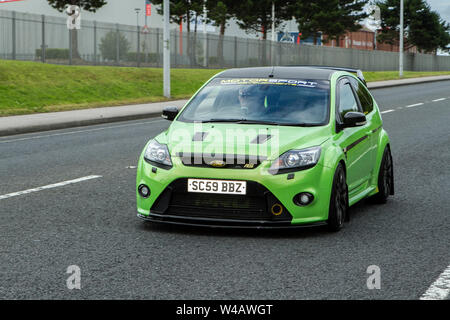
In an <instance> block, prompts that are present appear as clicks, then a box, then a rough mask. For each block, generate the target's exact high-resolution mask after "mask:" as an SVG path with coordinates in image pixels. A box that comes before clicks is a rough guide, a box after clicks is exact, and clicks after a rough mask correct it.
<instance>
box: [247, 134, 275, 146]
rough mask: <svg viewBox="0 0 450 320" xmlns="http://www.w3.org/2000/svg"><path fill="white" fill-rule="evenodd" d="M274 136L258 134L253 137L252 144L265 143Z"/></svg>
mask: <svg viewBox="0 0 450 320" xmlns="http://www.w3.org/2000/svg"><path fill="white" fill-rule="evenodd" d="M270 138H272V136H271V135H270V134H258V135H257V136H256V138H255V139H253V140H252V141H251V142H250V143H252V144H263V143H264V142H266V141H268V140H270Z"/></svg>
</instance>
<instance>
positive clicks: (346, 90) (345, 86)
mask: <svg viewBox="0 0 450 320" xmlns="http://www.w3.org/2000/svg"><path fill="white" fill-rule="evenodd" d="M350 111H359V109H358V103H357V102H356V99H355V96H354V94H353V91H352V88H351V87H350V83H348V82H347V81H341V82H340V83H339V114H340V115H341V119H343V118H344V115H345V114H346V113H347V112H350Z"/></svg>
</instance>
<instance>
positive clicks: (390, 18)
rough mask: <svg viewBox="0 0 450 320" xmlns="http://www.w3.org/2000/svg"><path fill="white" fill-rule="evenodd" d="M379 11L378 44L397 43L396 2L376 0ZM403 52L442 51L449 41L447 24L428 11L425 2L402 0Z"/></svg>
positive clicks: (398, 4) (398, 15)
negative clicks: (411, 50) (379, 28)
mask: <svg viewBox="0 0 450 320" xmlns="http://www.w3.org/2000/svg"><path fill="white" fill-rule="evenodd" d="M376 4H377V5H378V6H379V7H380V10H381V28H382V30H381V34H380V36H379V37H378V38H379V40H380V42H385V43H389V44H394V43H398V41H399V32H400V31H399V30H400V27H399V24H400V0H379V1H377V2H376ZM404 29H405V35H404V36H405V37H406V39H405V50H407V49H409V48H411V47H414V46H416V47H417V48H418V49H419V50H421V51H425V52H435V51H436V50H437V49H438V48H442V49H445V48H446V46H447V45H448V43H449V42H450V36H449V34H448V31H449V29H450V27H449V25H448V24H447V23H446V22H445V21H443V20H442V19H441V18H440V16H439V14H438V13H437V12H435V11H432V10H431V7H430V6H429V5H428V4H427V3H426V1H425V0H405V3H404Z"/></svg>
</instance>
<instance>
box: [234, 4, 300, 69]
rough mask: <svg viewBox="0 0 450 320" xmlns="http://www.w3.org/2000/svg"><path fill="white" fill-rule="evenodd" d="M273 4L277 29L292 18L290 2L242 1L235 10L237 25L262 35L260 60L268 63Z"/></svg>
mask: <svg viewBox="0 0 450 320" xmlns="http://www.w3.org/2000/svg"><path fill="white" fill-rule="evenodd" d="M272 4H274V5H275V21H274V22H275V28H277V27H278V26H279V25H280V24H282V23H284V22H285V21H286V20H288V19H290V18H292V13H291V12H290V11H289V4H290V1H284V0H241V2H240V4H238V5H237V7H236V8H235V10H234V11H235V14H234V16H235V18H236V19H237V24H238V25H239V27H240V28H241V29H243V30H245V31H246V32H247V33H256V34H259V33H262V40H263V42H262V44H261V46H260V57H259V58H260V59H261V60H262V63H263V64H266V63H267V43H266V40H267V33H268V31H269V30H270V29H271V28H272Z"/></svg>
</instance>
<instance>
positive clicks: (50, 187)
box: [0, 175, 102, 200]
mask: <svg viewBox="0 0 450 320" xmlns="http://www.w3.org/2000/svg"><path fill="white" fill-rule="evenodd" d="M101 177H102V176H94V175H92V176H87V177H82V178H78V179H74V180H67V181H62V182H58V183H54V184H49V185H46V186H42V187H38V188H33V189H28V190H23V191H18V192H13V193H8V194H4V195H1V196H0V200H3V199H8V198H12V197H17V196H21V195H24V194H29V193H33V192H38V191H42V190H47V189H54V188H59V187H64V186H67V185H69V184H74V183H78V182H82V181H86V180H92V179H98V178H101Z"/></svg>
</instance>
